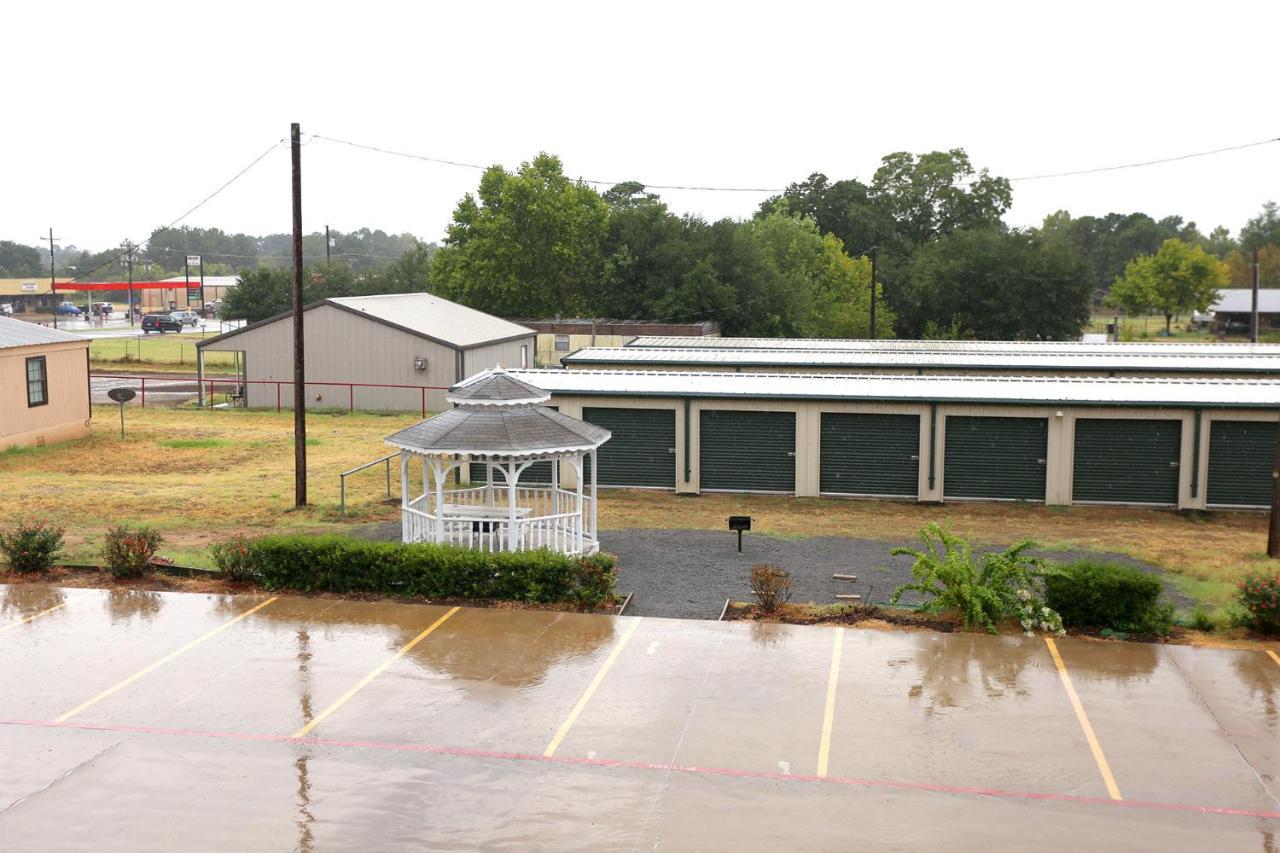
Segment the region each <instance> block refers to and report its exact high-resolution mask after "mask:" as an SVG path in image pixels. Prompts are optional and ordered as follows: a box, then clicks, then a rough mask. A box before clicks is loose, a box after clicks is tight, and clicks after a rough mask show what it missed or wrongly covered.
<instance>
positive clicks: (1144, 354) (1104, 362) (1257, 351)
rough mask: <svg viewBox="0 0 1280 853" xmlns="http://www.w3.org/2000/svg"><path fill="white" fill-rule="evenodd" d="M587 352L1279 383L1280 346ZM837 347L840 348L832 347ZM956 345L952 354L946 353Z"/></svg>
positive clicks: (666, 363) (638, 365)
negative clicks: (1228, 379) (1246, 379)
mask: <svg viewBox="0 0 1280 853" xmlns="http://www.w3.org/2000/svg"><path fill="white" fill-rule="evenodd" d="M721 340H724V341H726V342H730V343H726V345H725V346H724V347H723V348H716V347H714V346H709V345H708V344H707V342H705V341H699V342H698V343H697V344H692V343H690V344H687V345H684V346H679V347H675V346H670V347H650V346H634V345H633V346H625V347H621V348H616V347H615V348H609V347H587V348H584V349H581V350H578V351H577V352H573V353H570V354H569V355H567V356H565V357H564V359H562V361H563V364H564V366H565V367H567V368H570V369H582V368H586V369H596V370H601V369H613V370H680V371H694V370H706V371H721V372H724V371H733V372H747V373H869V374H905V375H912V374H914V375H917V376H968V375H992V376H998V375H1019V376H1127V377H1135V378H1141V377H1147V378H1158V377H1166V376H1167V377H1180V378H1232V377H1235V378H1243V377H1256V378H1270V379H1280V345H1277V344H1255V345H1234V344H1204V345H1197V346H1195V347H1194V348H1184V347H1182V346H1179V345H1176V344H1168V345H1142V344H1136V345H1134V344H1081V343H1076V344H1070V343H1064V344H1057V345H1051V346H1047V345H1042V344H1034V343H1029V344H1017V343H1009V342H992V341H964V342H955V341H946V342H940V341H878V342H875V341H858V342H855V341H848V342H844V343H846V344H848V345H851V344H861V345H862V346H859V347H854V346H846V347H844V348H840V349H801V348H798V347H797V348H789V349H768V348H758V349H756V348H749V347H735V346H733V345H732V343H731V342H732V341H734V340H738V339H734V338H722V339H721ZM827 343H829V344H834V343H838V342H827ZM947 344H950V345H951V346H947Z"/></svg>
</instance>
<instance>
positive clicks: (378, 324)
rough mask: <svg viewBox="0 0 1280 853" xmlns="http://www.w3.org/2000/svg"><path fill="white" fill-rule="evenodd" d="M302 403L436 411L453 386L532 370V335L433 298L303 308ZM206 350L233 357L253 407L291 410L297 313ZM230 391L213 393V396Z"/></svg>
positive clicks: (337, 301) (210, 343)
mask: <svg viewBox="0 0 1280 853" xmlns="http://www.w3.org/2000/svg"><path fill="white" fill-rule="evenodd" d="M304 317H305V318H306V322H305V325H304V332H305V335H304V338H305V341H306V353H305V355H306V370H307V388H306V392H307V405H308V406H311V407H317V408H343V409H346V408H350V409H360V410H366V411H373V410H382V411H424V412H439V411H443V410H444V409H446V408H450V404H449V402H448V401H447V400H446V399H445V395H446V393H447V392H448V389H449V387H450V386H451V385H454V384H456V383H458V382H461V381H462V380H463V379H465V378H466V377H468V376H471V375H473V374H475V373H479V372H480V371H481V370H484V369H486V368H490V367H494V366H496V365H501V366H502V367H507V368H520V367H532V366H533V364H534V361H533V359H534V343H535V338H536V336H535V334H534V332H533V330H531V329H527V328H525V327H524V326H519V325H517V324H515V323H512V322H509V321H507V320H503V319H500V318H498V317H494V316H493V315H491V314H486V313H484V312H483V311H477V310H475V309H474V308H468V307H466V306H465V305H459V304H457V303H456V302H450V301H449V300H447V299H441V298H440V297H438V296H435V295H433V294H430V293H393V294H385V295H381V296H344V297H338V298H334V299H325V300H323V301H321V302H317V303H314V304H312V305H309V306H307V308H306V309H305V313H304ZM196 351H197V353H199V356H198V358H197V371H198V372H199V373H200V375H201V376H203V372H204V353H206V352H233V353H239V354H240V357H239V358H238V360H237V361H238V364H239V365H240V368H239V373H240V381H241V382H242V383H243V384H244V385H245V391H246V394H247V396H246V398H245V399H246V402H247V404H248V405H249V406H250V407H273V408H274V407H276V406H277V405H279V406H280V407H281V408H289V407H291V406H292V404H293V314H292V313H284V314H278V315H276V316H275V317H270V318H268V319H266V320H262V321H261V322H258V323H254V324H252V325H249V326H245V327H243V328H240V329H236V330H235V331H233V332H227V333H226V334H225V335H219V336H217V337H214V338H207V339H205V340H203V341H201V342H199V343H198V344H196ZM229 387H230V385H229V383H227V382H225V381H224V382H223V384H222V385H220V386H215V389H214V392H215V393H214V397H215V399H218V398H221V397H223V396H224V395H225V393H226V391H227V390H228V388H229Z"/></svg>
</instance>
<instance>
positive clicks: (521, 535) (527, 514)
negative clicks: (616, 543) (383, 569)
mask: <svg viewBox="0 0 1280 853" xmlns="http://www.w3.org/2000/svg"><path fill="white" fill-rule="evenodd" d="M507 497H508V491H507V489H504V488H501V487H500V486H497V485H495V486H494V487H493V491H492V496H490V494H489V489H488V487H487V486H479V487H474V488H468V489H451V490H449V491H447V492H445V493H444V498H445V503H444V507H443V513H441V515H440V516H437V514H436V512H435V511H434V507H433V506H432V498H433V496H432V495H431V494H424V495H422V496H420V497H418V498H417V499H415V500H413V501H411V502H410V503H409V505H408V506H406V507H404V508H403V511H402V530H403V541H405V542H439V543H441V544H447V545H460V546H463V547H467V548H474V549H477V550H482V551H507V550H516V551H525V550H534V549H537V548H550V549H551V550H554V551H559V552H562V553H569V554H576V553H589V552H591V551H594V550H595V548H596V542H594V541H593V540H590V539H589V538H588V533H587V531H588V527H589V524H588V519H589V518H590V506H591V503H590V499H589V498H587V497H586V496H585V495H584V496H583V498H582V502H581V505H580V506H578V507H577V509H575V504H577V503H578V495H577V493H576V492H570V491H567V490H564V489H551V488H543V489H538V488H521V489H517V490H516V510H517V513H518V516H517V518H516V520H515V526H514V534H513V532H512V522H511V515H510V507H509V505H508V504H507ZM555 510H559V511H555ZM513 535H514V542H515V547H514V548H511V547H510V543H511V541H512V536H513Z"/></svg>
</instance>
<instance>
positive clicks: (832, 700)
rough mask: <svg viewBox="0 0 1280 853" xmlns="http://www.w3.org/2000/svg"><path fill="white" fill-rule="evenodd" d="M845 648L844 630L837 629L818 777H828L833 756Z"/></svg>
mask: <svg viewBox="0 0 1280 853" xmlns="http://www.w3.org/2000/svg"><path fill="white" fill-rule="evenodd" d="M843 647H844V628H836V639H835V642H834V643H833V644H832V648H831V674H830V675H828V676H827V705H826V708H825V709H824V710H823V712H822V740H821V741H820V742H819V744H818V775H819V776H826V775H827V759H828V758H829V757H830V755H831V727H832V725H833V724H834V723H835V718H836V684H837V683H838V682H839V681H840V651H841V649H842V648H843Z"/></svg>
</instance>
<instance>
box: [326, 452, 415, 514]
mask: <svg viewBox="0 0 1280 853" xmlns="http://www.w3.org/2000/svg"><path fill="white" fill-rule="evenodd" d="M399 455H400V454H399V453H388V454H387V455H386V456H383V457H382V458H381V459H375V460H373V461H372V462H366V463H364V464H363V465H358V466H356V467H355V468H352V469H351V470H350V471H343V472H342V473H341V474H339V475H338V492H339V503H340V509H339V518H346V517H347V475H348V474H355V473H358V472H360V471H363V470H364V469H366V468H372V467H373V466H374V465H377V464H379V463H385V464H386V466H387V499H388V500H389V499H390V498H391V460H392V459H395V458H396V457H397V456H399Z"/></svg>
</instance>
